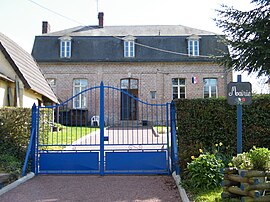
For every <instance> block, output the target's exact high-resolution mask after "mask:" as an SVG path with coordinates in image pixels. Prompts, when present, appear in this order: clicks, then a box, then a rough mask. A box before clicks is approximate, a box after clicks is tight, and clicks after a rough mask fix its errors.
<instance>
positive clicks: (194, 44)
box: [188, 40, 199, 56]
mask: <svg viewBox="0 0 270 202" xmlns="http://www.w3.org/2000/svg"><path fill="white" fill-rule="evenodd" d="M188 55H189V56H198V55H199V41H198V40H190V41H188Z"/></svg>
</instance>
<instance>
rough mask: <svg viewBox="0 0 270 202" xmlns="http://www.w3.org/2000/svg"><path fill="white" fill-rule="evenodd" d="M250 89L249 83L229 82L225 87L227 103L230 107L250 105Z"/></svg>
mask: <svg viewBox="0 0 270 202" xmlns="http://www.w3.org/2000/svg"><path fill="white" fill-rule="evenodd" d="M251 98H252V87H251V83H249V82H230V83H229V84H228V87H227V101H228V104H230V105H250V104H251V102H252V100H251Z"/></svg>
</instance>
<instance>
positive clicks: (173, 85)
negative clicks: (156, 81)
mask: <svg viewBox="0 0 270 202" xmlns="http://www.w3.org/2000/svg"><path fill="white" fill-rule="evenodd" d="M173 79H177V84H173ZM180 80H182V81H184V82H185V84H181V82H180ZM183 87H184V89H185V93H184V95H185V97H184V98H183V97H182V98H181V95H183V93H182V91H181V89H182V88H183ZM174 88H177V98H174V97H173V95H174V92H173V89H174ZM172 97H173V99H186V97H187V88H186V79H185V78H172Z"/></svg>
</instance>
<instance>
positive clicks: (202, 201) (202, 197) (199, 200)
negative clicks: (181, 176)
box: [186, 188, 223, 202]
mask: <svg viewBox="0 0 270 202" xmlns="http://www.w3.org/2000/svg"><path fill="white" fill-rule="evenodd" d="M186 191H187V192H188V193H189V194H188V195H189V196H190V198H192V201H195V202H218V201H222V198H221V193H222V191H223V190H222V188H217V189H215V190H208V191H204V192H197V193H191V192H190V191H189V190H186Z"/></svg>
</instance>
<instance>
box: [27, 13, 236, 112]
mask: <svg viewBox="0 0 270 202" xmlns="http://www.w3.org/2000/svg"><path fill="white" fill-rule="evenodd" d="M98 19H99V24H98V25H97V26H79V27H75V28H71V29H66V30H62V31H58V32H52V33H50V32H49V31H48V29H49V25H48V23H47V22H43V30H42V33H43V34H42V35H40V36H36V38H35V42H34V46H33V50H32V55H33V57H34V58H35V59H36V61H37V63H38V64H39V66H40V67H41V69H42V71H43V72H44V75H45V77H46V79H47V80H48V81H49V83H50V84H51V86H52V88H53V90H54V92H55V93H56V95H57V96H58V98H59V99H60V100H62V101H65V100H66V99H68V98H70V97H72V96H73V95H75V94H77V93H79V92H80V91H82V90H84V89H86V88H89V87H92V86H96V85H99V83H100V82H101V81H103V82H104V84H105V85H110V86H115V87H118V88H121V89H124V90H127V91H128V92H129V93H131V94H132V95H134V97H138V98H139V99H140V100H143V101H147V102H150V103H165V102H170V101H171V100H172V99H175V98H186V99H192V98H209V97H211V98H213V97H214V98H215V97H221V96H225V95H226V86H227V83H229V82H230V81H232V72H228V71H227V70H226V69H225V68H224V67H222V66H219V65H218V64H217V63H216V62H215V59H214V58H213V56H219V55H220V54H221V53H222V51H223V52H224V51H225V52H226V51H228V48H227V47H226V46H225V45H224V44H223V43H222V42H221V40H220V39H221V38H222V36H220V35H216V34H214V33H211V32H208V31H203V30H198V29H194V28H190V27H185V26H181V25H170V26H166V25H163V26H158V25H151V26H103V13H99V15H98ZM88 97H89V96H88ZM88 97H87V96H84V95H81V96H78V97H77V98H76V99H75V100H74V102H73V103H72V104H71V105H70V106H69V108H80V109H87V108H88V104H87V102H89V101H87V100H88V99H87V98H88ZM124 105H126V104H125V103H122V104H121V108H127V107H130V106H124Z"/></svg>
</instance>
